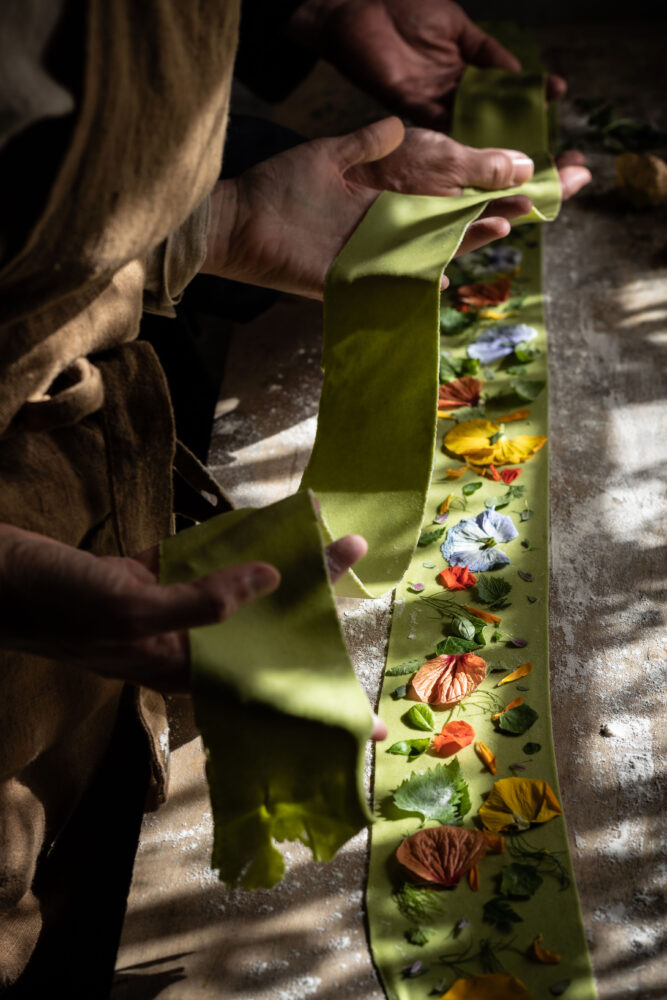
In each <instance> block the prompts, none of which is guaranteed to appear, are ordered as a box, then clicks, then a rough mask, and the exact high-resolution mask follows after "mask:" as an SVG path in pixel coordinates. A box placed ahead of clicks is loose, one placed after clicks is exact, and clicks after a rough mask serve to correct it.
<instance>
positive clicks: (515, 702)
mask: <svg viewBox="0 0 667 1000" xmlns="http://www.w3.org/2000/svg"><path fill="white" fill-rule="evenodd" d="M519 705H523V698H521V697H519V698H513V699H512V701H510V702H508V703H507V705H505V707H504V708H501V710H500V711H499V712H496V714H495V715H492V716H491V721H492V722H497V721H498V719H499V718H500V716H501V715H504V714H505V712H509V710H510V709H511V708H518V707H519Z"/></svg>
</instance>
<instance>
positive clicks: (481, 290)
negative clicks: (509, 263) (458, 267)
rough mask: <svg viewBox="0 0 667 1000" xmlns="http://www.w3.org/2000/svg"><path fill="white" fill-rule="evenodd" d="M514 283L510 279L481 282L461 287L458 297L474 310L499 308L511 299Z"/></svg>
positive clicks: (457, 291)
mask: <svg viewBox="0 0 667 1000" xmlns="http://www.w3.org/2000/svg"><path fill="white" fill-rule="evenodd" d="M511 288H512V282H511V281H510V280H509V278H499V279H498V281H480V282H476V283H475V284H473V285H459V287H458V288H457V289H456V297H457V299H458V300H459V302H461V303H463V304H464V305H466V306H472V308H473V309H483V308H484V307H485V306H497V305H499V304H500V303H501V302H506V301H507V299H508V298H509V297H510V290H511Z"/></svg>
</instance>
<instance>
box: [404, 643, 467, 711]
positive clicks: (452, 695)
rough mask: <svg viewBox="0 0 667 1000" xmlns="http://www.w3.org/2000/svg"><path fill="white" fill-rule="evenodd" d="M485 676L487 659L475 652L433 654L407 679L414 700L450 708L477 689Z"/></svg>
mask: <svg viewBox="0 0 667 1000" xmlns="http://www.w3.org/2000/svg"><path fill="white" fill-rule="evenodd" d="M485 677H486V661H485V660H483V659H482V658H481V656H475V655H474V653H461V654H459V655H457V656H447V655H446V654H445V653H443V655H442V656H436V657H435V658H434V659H432V660H427V661H426V663H424V665H423V666H421V667H420V668H419V670H418V671H417V673H416V674H415V675H414V677H413V678H412V680H411V682H410V694H411V695H412V696H413V697H414V698H416V700H417V701H423V702H427V703H428V704H429V705H441V706H442V707H443V708H450V707H451V706H452V705H456V703H457V702H459V701H461V699H462V698H465V697H467V695H469V694H472V692H473V691H476V690H477V688H478V687H479V685H480V684H481V683H482V681H483V680H484V678H485Z"/></svg>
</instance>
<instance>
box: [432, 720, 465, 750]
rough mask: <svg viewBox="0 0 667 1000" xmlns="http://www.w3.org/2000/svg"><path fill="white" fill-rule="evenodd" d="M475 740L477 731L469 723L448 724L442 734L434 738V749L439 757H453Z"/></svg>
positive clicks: (455, 722)
mask: <svg viewBox="0 0 667 1000" xmlns="http://www.w3.org/2000/svg"><path fill="white" fill-rule="evenodd" d="M474 739H475V730H474V729H473V728H472V726H471V725H470V723H469V722H463V721H462V720H457V721H454V722H447V723H445V725H444V726H443V727H442V730H441V732H440V733H439V734H438V735H436V736H434V737H433V749H434V750H435V752H436V753H437V755H438V757H451V756H453V755H454V754H455V753H458V752H459V750H463V748H464V747H467V746H470V744H471V743H472V741H473V740H474Z"/></svg>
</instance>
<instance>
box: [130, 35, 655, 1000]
mask: <svg viewBox="0 0 667 1000" xmlns="http://www.w3.org/2000/svg"><path fill="white" fill-rule="evenodd" d="M661 35H663V37H664V34H663V33H661V32H659V31H656V29H655V27H651V28H648V27H642V26H637V25H634V26H627V27H622V26H621V27H619V26H614V27H607V28H604V27H603V28H601V27H599V26H598V27H597V28H596V29H595V30H593V29H592V28H590V27H586V28H576V29H571V28H562V29H561V28H558V29H556V28H551V29H549V30H548V31H544V32H543V33H542V39H541V40H542V43H543V48H544V51H545V54H546V56H547V59H548V63H549V65H550V66H551V67H553V68H554V69H555V70H557V71H558V72H560V73H562V74H563V75H564V76H566V77H567V78H568V80H569V83H570V92H571V93H572V94H573V95H574V96H589V97H595V96H600V95H602V96H604V97H607V98H609V99H611V100H613V101H617V102H618V103H619V105H621V106H625V109H626V110H628V111H629V112H630V113H632V114H633V115H634V116H637V117H644V118H649V119H651V120H653V121H655V117H654V115H655V112H656V109H657V108H660V107H661V103H660V102H661V99H662V98H664V86H662V85H661V81H663V80H664V72H663V64H664V52H663V46H662V43H661ZM662 103H663V104H664V100H663V102H662ZM341 109H342V111H341ZM377 113H378V109H377V107H374V106H372V105H371V104H369V103H368V102H364V100H362V99H361V98H360V96H359V94H358V92H356V91H355V90H354V89H353V88H352V87H351V86H350V85H348V84H346V83H345V82H344V81H341V80H340V78H339V77H338V76H337V75H336V74H335V73H334V72H333V71H331V70H329V69H327V68H326V67H322V66H321V67H319V68H318V69H317V70H316V72H315V74H314V75H313V76H312V77H311V79H310V80H309V81H307V82H306V83H305V84H304V85H303V86H302V87H301V88H300V89H299V91H298V92H297V93H296V94H295V95H293V96H292V97H291V98H290V100H289V101H288V102H286V103H285V104H284V105H283V106H281V107H280V108H279V109H278V113H277V117H278V118H279V119H280V120H281V121H283V122H284V123H286V124H289V125H291V126H292V127H293V128H296V129H298V130H300V131H302V132H303V133H304V134H306V135H309V136H314V135H323V134H335V133H337V132H338V133H339V132H341V131H344V130H345V129H349V128H354V127H357V126H358V125H360V124H363V123H364V122H365V121H368V120H371V119H373V118H374V117H377ZM582 123H583V120H582V118H581V117H580V116H578V115H577V113H576V112H575V110H574V108H573V105H572V104H571V103H569V102H565V104H564V112H563V126H564V129H565V131H566V134H569V135H571V136H575V137H576V136H577V135H579V134H580V133H581V130H582ZM656 123H657V124H659V122H656ZM662 124H663V126H664V125H665V124H666V123H665V122H664V121H663V123H662ZM590 164H591V166H592V169H593V172H594V175H595V184H594V186H592V187H591V190H590V193H586V194H584V195H583V196H581V197H579V198H578V199H577V200H576V202H574V203H572V204H570V205H568V207H567V209H566V210H565V212H564V213H563V215H562V216H561V218H560V219H559V220H558V221H557V222H556V223H555V224H553V225H552V226H550V227H549V228H548V234H547V240H546V244H547V245H546V255H545V288H546V290H547V293H548V328H549V334H550V376H551V384H550V392H551V439H550V443H551V572H552V588H551V616H550V649H551V682H552V684H551V689H552V702H553V721H554V731H555V740H556V752H557V757H558V766H559V772H560V780H561V790H562V795H563V801H564V805H565V810H566V816H567V820H568V828H569V831H570V839H571V849H572V854H573V860H574V865H575V870H576V873H577V879H578V885H579V891H580V896H581V900H582V907H583V912H584V921H585V924H586V929H587V933H588V936H589V942H590V947H591V953H592V958H593V963H594V967H595V971H596V977H597V983H598V990H599V996H600V1000H621V998H626V997H634V996H636V997H641V998H642V1000H659V998H664V997H665V996H667V973H665V966H664V960H663V961H662V962H661V954H660V949H661V945H662V940H663V936H664V931H665V921H664V916H665V910H664V882H663V883H661V881H660V880H661V878H664V872H665V857H664V855H663V856H662V857H661V854H660V850H661V840H662V841H663V843H664V826H663V827H662V829H661V817H662V815H663V812H664V804H665V802H664V799H665V785H664V775H663V774H661V760H662V759H664V756H663V755H664V742H665V736H664V733H665V728H666V727H665V724H664V723H665V714H664V693H663V692H664V659H662V660H661V653H662V652H663V649H662V648H661V647H664V626H663V625H662V622H663V618H662V612H663V610H664V603H663V602H664V590H665V565H666V562H667V560H666V558H665V541H664V535H663V534H661V527H662V529H663V531H664V500H663V498H664V485H663V480H664V472H665V468H666V467H667V462H666V458H667V455H666V454H665V452H666V448H665V442H666V441H667V427H666V421H665V407H664V404H663V402H662V400H663V399H664V395H665V392H664V389H665V384H664V382H665V379H664V372H665V341H666V340H667V248H666V245H665V228H664V222H665V213H664V211H663V213H662V215H660V214H659V213H650V212H649V213H644V212H635V211H630V210H628V209H627V208H624V207H623V206H622V205H621V204H619V202H618V200H617V198H616V196H615V194H614V191H613V157H611V156H610V155H609V154H608V153H601V152H596V153H593V154H592V155H591V156H590ZM319 312H320V311H319V307H318V306H317V304H313V303H302V302H297V301H296V300H291V299H282V300H281V301H280V302H279V303H278V304H277V305H276V306H275V307H274V308H273V309H272V310H271V311H270V312H269V313H267V314H265V315H264V316H262V317H260V318H259V319H258V320H256V321H255V322H254V323H252V324H250V325H248V326H246V327H242V328H241V327H240V328H239V329H238V332H237V334H236V336H235V339H234V342H233V345H232V350H231V355H230V358H229V361H228V367H227V371H226V376H225V380H224V383H223V386H222V390H221V396H220V404H219V409H218V419H217V421H216V428H215V434H214V440H213V445H212V449H211V455H210V463H211V467H212V469H213V471H214V473H215V474H216V475H217V476H218V478H219V479H220V481H221V482H222V483H223V484H224V485H225V487H226V488H227V489H228V490H229V492H230V493H231V494H232V496H233V498H234V500H235V502H236V503H237V504H239V505H244V504H252V505H264V504H267V503H270V502H273V501H274V500H277V499H279V498H280V497H282V496H285V495H287V494H289V493H291V492H293V491H294V489H296V487H297V485H298V482H299V478H300V475H301V472H302V470H303V468H304V466H305V463H306V461H307V457H308V454H309V449H310V447H311V444H312V440H313V435H314V427H315V414H316V411H317V398H318V392H319V385H320V372H319V346H320V335H321V326H320V318H319ZM341 615H342V620H343V623H344V627H345V630H346V635H347V638H348V641H349V644H350V647H351V650H352V653H353V655H354V658H355V663H356V666H357V670H358V672H359V675H360V678H361V680H362V682H363V683H364V685H365V686H366V689H367V691H368V692H369V696H370V697H371V699H374V698H375V697H376V695H377V688H378V684H379V678H380V676H381V670H382V664H383V659H384V649H385V643H386V636H387V630H388V625H389V616H390V603H389V601H383V602H378V603H370V602H368V603H366V602H357V601H345V602H341ZM661 671H662V672H661ZM186 714H187V713H181V716H182V719H181V723H180V726H179V725H178V724H177V725H176V726H175V731H174V741H175V744H176V745H177V746H178V749H176V750H175V752H174V754H173V771H172V789H171V796H170V800H169V802H168V804H167V805H166V806H165V807H163V808H162V809H161V810H160V811H159V812H158V813H155V814H151V815H148V816H147V817H146V819H145V823H144V828H143V834H142V842H141V846H140V850H139V854H138V858H137V864H136V868H135V877H134V882H133V888H132V893H131V896H130V901H129V908H128V915H127V919H126V923H125V928H124V934H123V939H122V943H121V949H120V954H119V960H118V973H117V978H116V984H115V988H114V992H113V997H114V1000H150V998H152V997H157V996H160V997H162V998H165V1000H200V998H201V1000H208V998H213V997H216V998H224V1000H233V998H244V1000H300V998H307V997H311V996H312V997H318V998H320V1000H338V998H341V997H350V998H352V997H354V998H355V1000H381V998H382V996H383V993H382V990H381V988H380V987H379V985H378V983H377V980H376V978H375V975H374V972H373V967H372V963H371V961H370V957H369V954H368V951H367V946H366V941H365V931H364V919H363V908H362V890H363V885H364V877H365V866H366V849H367V843H366V836H365V835H364V834H361V835H359V836H358V837H356V838H355V839H354V840H353V841H351V842H350V843H349V844H348V845H347V846H346V848H345V849H344V850H343V851H342V852H341V853H340V855H339V856H338V858H337V859H336V861H335V862H333V863H332V864H331V865H328V866H324V865H315V864H313V863H312V862H311V861H309V859H308V857H307V852H306V851H305V850H303V849H301V848H299V847H298V846H295V845H288V846H287V848H286V849H285V857H286V860H287V865H288V875H287V877H286V879H285V881H284V882H283V883H282V884H281V885H280V886H278V887H277V888H276V889H274V890H272V891H259V892H255V893H252V894H244V893H241V892H237V891H229V890H227V889H226V888H225V887H224V886H222V885H220V884H219V883H218V881H217V879H216V877H215V875H214V874H213V873H212V872H211V871H210V869H209V866H208V857H209V852H210V846H211V819H210V811H209V805H208V800H207V795H206V788H205V784H204V781H203V756H202V753H201V747H200V743H199V741H198V740H192V741H190V742H187V739H188V737H189V735H191V733H190V732H189V731H188V726H189V724H188V722H187V719H186ZM181 743H182V744H183V745H180V746H179V744H181ZM230 767H233V759H230ZM661 833H662V837H661Z"/></svg>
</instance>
